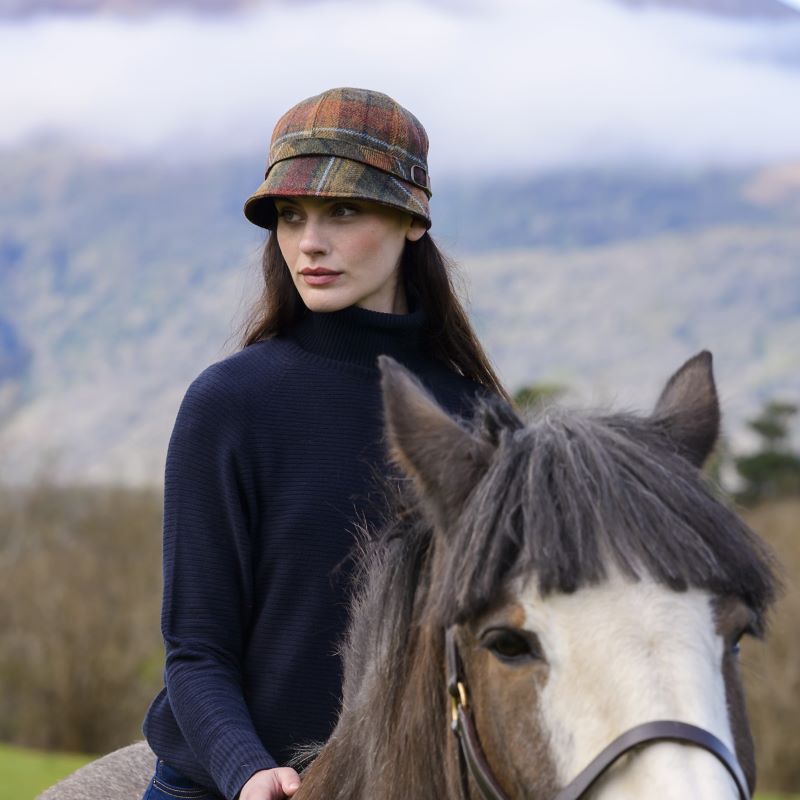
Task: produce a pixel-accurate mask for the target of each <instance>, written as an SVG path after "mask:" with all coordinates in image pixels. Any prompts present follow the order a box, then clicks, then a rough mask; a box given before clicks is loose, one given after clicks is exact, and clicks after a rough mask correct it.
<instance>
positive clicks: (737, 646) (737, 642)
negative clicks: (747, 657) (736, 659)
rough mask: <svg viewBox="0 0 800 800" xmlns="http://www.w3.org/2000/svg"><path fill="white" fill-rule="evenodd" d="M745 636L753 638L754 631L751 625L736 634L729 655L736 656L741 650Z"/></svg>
mask: <svg viewBox="0 0 800 800" xmlns="http://www.w3.org/2000/svg"><path fill="white" fill-rule="evenodd" d="M745 636H755V630H754V629H753V627H752V625H747V626H746V627H745V628H742V630H741V631H739V633H738V634H737V636H736V638H734V640H733V644H731V653H732V654H733V655H735V656H738V655H739V653H740V652H741V649H742V639H744V637H745Z"/></svg>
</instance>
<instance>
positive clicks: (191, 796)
mask: <svg viewBox="0 0 800 800" xmlns="http://www.w3.org/2000/svg"><path fill="white" fill-rule="evenodd" d="M219 797H220V796H219V795H218V794H214V792H212V791H211V790H209V789H206V788H205V787H204V786H200V785H199V784H197V783H195V782H194V781H192V780H190V779H189V778H187V777H186V776H185V775H182V774H181V773H180V772H178V770H176V769H173V768H172V767H170V766H169V764H166V763H165V762H164V761H162V760H161V759H160V758H159V759H158V761H157V762H156V771H155V775H153V780H151V781H150V783H149V785H148V786H147V789H146V790H145V793H144V796H143V797H142V800H219Z"/></svg>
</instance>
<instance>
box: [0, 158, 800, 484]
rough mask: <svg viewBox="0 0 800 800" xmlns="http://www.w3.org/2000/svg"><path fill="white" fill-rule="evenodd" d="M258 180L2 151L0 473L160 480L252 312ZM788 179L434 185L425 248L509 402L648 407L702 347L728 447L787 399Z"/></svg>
mask: <svg viewBox="0 0 800 800" xmlns="http://www.w3.org/2000/svg"><path fill="white" fill-rule="evenodd" d="M252 171H253V170H252V165H251V164H245V163H243V162H226V163H221V164H217V165H212V166H205V167H200V166H192V167H189V166H184V167H180V168H178V167H173V168H167V167H164V166H159V165H157V164H155V163H151V162H124V163H121V162H104V161H101V160H98V159H97V158H94V157H92V156H90V155H89V154H86V153H77V152H74V151H70V150H63V149H59V148H58V147H57V146H55V145H54V144H52V143H50V144H49V145H48V146H47V147H41V148H30V149H27V150H24V151H21V150H20V151H11V152H6V153H0V175H2V176H3V183H4V186H5V187H7V191H6V192H4V193H0V220H1V222H0V474H2V473H3V472H5V473H6V474H8V475H13V476H14V477H16V478H24V477H25V476H28V475H30V474H31V473H32V471H34V470H35V469H37V468H42V467H43V466H47V465H49V466H50V468H51V469H54V470H60V471H61V472H62V473H64V474H66V475H69V476H71V477H75V478H80V479H84V480H107V479H111V478H124V479H126V480H129V481H137V482H142V481H150V482H151V481H158V480H159V477H160V471H161V463H162V460H163V456H164V451H165V447H166V443H167V439H168V436H169V431H170V427H171V424H172V420H173V419H174V415H175V412H176V410H177V405H178V403H179V401H180V398H181V396H182V394H183V392H184V391H185V388H186V386H187V385H188V383H189V381H190V380H191V379H192V378H193V377H194V376H195V375H196V374H197V373H198V372H200V370H201V369H202V368H203V367H204V366H206V365H207V364H208V363H210V362H211V361H213V360H216V359H218V358H220V357H222V356H223V355H224V354H225V353H226V352H230V350H231V349H233V348H234V347H235V333H234V331H235V327H236V323H237V321H238V320H240V319H241V317H242V314H243V313H244V310H245V309H246V307H247V306H248V304H249V303H250V302H252V300H253V299H254V298H255V297H256V296H257V286H258V270H259V266H258V260H259V248H260V244H261V242H262V241H263V236H262V235H261V233H260V232H259V231H257V230H255V229H254V228H253V227H252V226H250V225H249V224H248V223H247V222H246V221H245V220H244V218H243V217H242V214H241V205H242V201H243V199H244V197H246V196H247V194H248V192H249V191H250V190H251V189H252V188H253V186H252V183H253V181H252ZM795 173H796V169H795V168H794V167H793V166H792V165H788V166H785V167H779V166H776V167H773V168H770V169H769V170H764V171H759V172H753V173H725V174H723V173H702V174H685V175H681V174H663V173H661V174H657V173H637V172H616V173H614V172H610V171H608V170H606V171H590V172H584V173H578V172H570V173H562V174H551V175H540V176H531V177H529V178H527V179H521V178H516V179H515V180H514V181H510V180H506V181H502V180H500V179H495V181H494V182H493V184H492V186H491V191H490V189H489V188H488V187H487V186H485V185H484V184H480V183H478V184H468V183H464V182H456V181H451V182H450V183H448V182H447V181H441V182H440V183H439V184H438V185H439V187H440V188H439V189H438V191H437V195H436V198H435V207H434V219H435V220H436V224H435V227H434V229H433V230H434V232H436V233H437V236H438V237H439V238H441V239H442V240H443V241H444V242H445V243H446V244H448V245H453V244H455V245H456V247H457V249H458V251H459V252H460V257H461V260H462V262H463V264H464V270H463V271H464V273H465V276H466V277H467V279H468V282H469V283H470V284H471V292H470V296H471V297H472V298H473V305H472V314H473V318H474V320H475V322H476V324H477V326H478V328H479V330H480V332H481V335H482V337H483V339H484V341H485V343H486V346H487V349H488V350H489V352H490V354H491V355H492V356H493V358H494V359H495V361H496V363H497V365H498V366H499V368H500V371H501V374H502V375H503V377H504V379H505V380H506V382H507V383H508V384H509V385H510V387H511V388H512V389H515V388H517V387H518V386H519V385H521V384H523V383H528V382H531V381H536V380H559V381H564V382H566V383H569V384H570V385H573V386H575V387H576V388H577V389H579V390H580V392H581V395H582V396H583V397H592V396H593V397H595V398H600V399H603V398H605V397H606V396H610V395H611V393H612V392H613V393H614V394H616V396H618V397H619V398H621V399H623V400H624V401H625V402H630V403H635V404H636V405H640V406H646V405H647V404H648V403H649V402H650V401H651V400H652V398H653V396H654V393H655V391H656V389H657V388H658V386H659V384H660V382H661V381H662V380H663V378H664V377H665V376H666V375H667V374H668V373H669V372H670V371H671V370H672V369H674V368H675V367H676V366H677V365H678V364H679V363H680V362H681V361H682V360H683V359H684V358H686V357H688V356H689V355H691V354H692V353H693V352H696V351H697V350H699V349H701V348H703V347H708V348H710V349H712V350H714V351H715V355H716V357H717V364H718V370H719V375H720V383H721V387H722V392H723V396H724V397H726V398H727V399H728V411H729V414H728V417H729V423H730V425H729V428H730V429H731V430H732V431H736V430H738V429H740V428H741V426H742V420H743V418H744V417H745V416H746V415H748V414H750V413H752V412H753V411H754V410H755V409H756V407H757V406H758V404H759V402H760V401H761V399H762V398H765V397H771V396H798V395H800V387H798V375H800V368H799V367H800V364H798V352H800V349H799V348H798V347H797V346H796V343H797V342H800V330H798V320H800V298H798V293H799V292H800V279H799V277H798V268H797V264H798V263H800V234H798V233H797V231H798V226H797V224H796V220H797V215H798V211H799V210H800V203H798V202H797V200H798V198H800V182H798V180H797V179H796V174H795ZM42 176H45V177H44V178H43V177H42ZM468 253H471V254H472V255H467V254H468Z"/></svg>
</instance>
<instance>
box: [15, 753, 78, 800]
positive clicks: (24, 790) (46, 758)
mask: <svg viewBox="0 0 800 800" xmlns="http://www.w3.org/2000/svg"><path fill="white" fill-rule="evenodd" d="M93 757H94V756H84V755H71V754H67V753H46V752H42V751H40V750H28V749H27V748H23V747H12V746H11V745H5V744H0V776H2V778H0V800H33V798H34V797H36V795H37V794H39V792H41V791H42V790H43V789H46V788H47V787H48V786H51V785H52V784H54V783H56V781H59V780H60V779H61V778H63V777H65V776H66V775H69V774H70V772H73V771H74V770H76V769H78V767H80V766H82V765H83V764H85V763H86V762H87V761H91V760H92V758H93Z"/></svg>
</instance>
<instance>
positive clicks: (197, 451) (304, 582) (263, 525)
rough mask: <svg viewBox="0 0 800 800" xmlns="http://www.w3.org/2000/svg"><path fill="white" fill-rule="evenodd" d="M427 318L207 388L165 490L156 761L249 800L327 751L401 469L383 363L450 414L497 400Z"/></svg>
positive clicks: (333, 330) (314, 333) (284, 354)
mask: <svg viewBox="0 0 800 800" xmlns="http://www.w3.org/2000/svg"><path fill="white" fill-rule="evenodd" d="M423 324H424V318H423V314H422V312H421V311H414V312H412V313H410V314H383V313H379V312H375V311H368V310H366V309H362V308H358V307H356V306H351V307H349V308H346V309H343V310H341V311H335V312H331V313H312V314H309V315H308V316H306V317H305V318H304V319H303V320H302V321H301V322H300V323H299V324H298V325H296V326H294V327H293V328H292V329H291V330H290V331H288V332H287V333H286V334H285V335H282V336H279V337H275V338H273V339H270V340H268V341H265V342H260V343H258V344H254V345H251V346H249V347H247V348H245V349H244V350H242V351H241V352H238V353H236V354H235V355H233V356H230V357H229V358H226V359H225V360H223V361H220V362H219V363H217V364H214V365H212V366H211V367H209V368H208V369H206V370H205V371H204V372H203V373H202V374H201V375H200V376H199V377H198V378H197V379H196V380H195V381H194V382H193V383H192V385H191V386H190V387H189V389H188V391H187V393H186V396H185V398H184V400H183V403H182V405H181V407H180V411H179V412H178V417H177V420H176V422H175V428H174V430H173V433H172V437H171V439H170V444H169V450H168V454H167V464H166V474H165V487H164V600H163V609H162V631H163V634H164V642H165V647H166V665H165V671H164V682H165V688H164V689H163V690H162V691H161V692H160V693H159V695H158V696H157V697H156V698H155V700H154V701H153V703H152V705H151V707H150V709H149V711H148V712H147V716H146V718H145V723H144V732H145V736H146V738H147V740H148V742H149V743H150V746H151V747H152V748H153V750H154V751H155V752H156V754H157V755H158V756H159V757H160V758H163V759H164V760H165V761H166V762H167V763H168V764H170V765H171V766H172V767H174V768H176V769H178V770H180V771H181V772H183V773H185V774H186V775H187V776H189V777H190V778H192V779H194V780H195V781H197V782H198V783H200V784H202V785H204V786H207V787H209V788H211V789H214V790H215V791H218V792H220V793H221V794H223V795H224V796H225V797H227V798H230V799H232V798H235V797H236V795H237V794H238V793H239V791H240V789H241V787H242V786H243V785H244V783H245V782H246V781H247V779H248V778H249V777H250V776H251V775H252V774H253V773H254V772H256V771H257V770H259V769H269V768H271V767H274V766H276V765H283V764H285V763H286V761H287V759H288V758H289V756H290V754H291V753H292V750H293V748H294V747H295V746H296V745H298V744H302V743H309V742H313V741H322V740H324V739H326V738H327V737H328V736H329V735H330V733H331V731H332V729H333V726H334V724H335V721H336V716H337V713H338V709H339V702H340V692H341V684H342V675H341V665H340V660H339V657H338V656H337V655H336V647H337V643H338V642H339V641H340V640H341V638H342V635H343V633H344V629H345V626H346V623H347V610H348V608H347V601H348V577H349V574H350V570H349V569H348V563H349V562H348V555H349V554H350V551H351V548H352V545H353V541H354V540H353V533H354V526H353V521H354V520H355V519H356V517H357V516H358V517H366V519H367V520H368V521H369V520H372V519H374V515H375V514H376V512H377V510H378V508H379V507H380V497H381V495H380V491H379V487H378V485H377V484H376V482H375V471H376V470H377V472H378V473H382V472H385V471H386V470H387V469H388V464H387V453H386V451H385V446H384V443H383V427H382V406H381V396H380V386H379V372H378V369H377V365H376V359H377V356H378V355H379V354H381V353H387V354H389V355H391V356H392V357H394V358H396V359H397V360H398V361H400V362H401V363H404V364H405V365H406V366H408V367H409V368H410V369H412V370H413V371H414V372H415V373H416V375H417V376H418V377H419V378H420V379H421V380H422V382H423V383H424V384H425V385H426V386H427V387H428V388H429V390H430V391H431V392H432V393H433V394H434V396H435V397H436V398H437V400H438V401H439V402H440V403H441V404H442V405H443V406H444V407H445V408H447V409H448V410H449V411H451V412H452V413H455V414H461V415H464V416H466V415H467V414H468V412H469V406H470V404H471V401H472V399H473V397H474V395H475V393H476V391H478V390H479V387H478V386H477V384H475V383H473V382H472V381H469V380H467V379H466V378H464V377H462V376H460V375H457V374H456V373H454V372H453V371H451V370H450V369H449V368H448V367H446V366H445V365H444V364H442V363H441V362H439V361H437V360H435V359H434V358H432V357H431V356H430V355H429V352H428V351H429V348H428V347H427V346H426V342H425V335H424V332H423Z"/></svg>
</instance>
